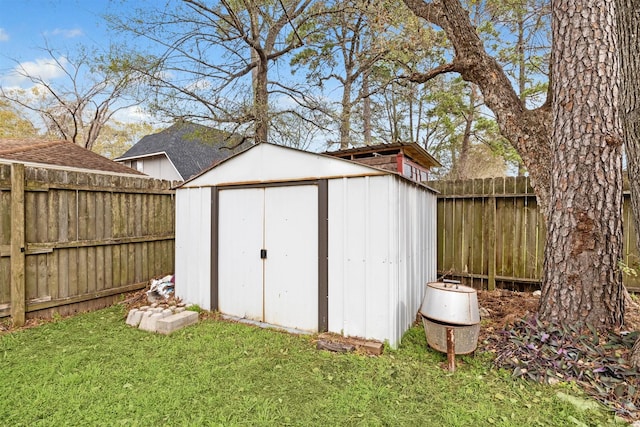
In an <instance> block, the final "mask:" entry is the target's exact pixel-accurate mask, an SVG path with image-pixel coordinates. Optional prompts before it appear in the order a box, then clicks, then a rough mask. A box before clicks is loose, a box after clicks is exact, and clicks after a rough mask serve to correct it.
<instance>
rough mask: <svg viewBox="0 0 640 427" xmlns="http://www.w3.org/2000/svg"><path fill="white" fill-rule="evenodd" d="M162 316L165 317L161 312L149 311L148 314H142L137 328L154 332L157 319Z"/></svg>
mask: <svg viewBox="0 0 640 427" xmlns="http://www.w3.org/2000/svg"><path fill="white" fill-rule="evenodd" d="M163 317H166V316H165V315H164V314H163V313H150V314H149V315H148V316H143V317H142V320H141V321H140V326H139V328H140V329H142V330H144V331H149V332H156V328H157V323H158V320H160V319H162V318H163Z"/></svg>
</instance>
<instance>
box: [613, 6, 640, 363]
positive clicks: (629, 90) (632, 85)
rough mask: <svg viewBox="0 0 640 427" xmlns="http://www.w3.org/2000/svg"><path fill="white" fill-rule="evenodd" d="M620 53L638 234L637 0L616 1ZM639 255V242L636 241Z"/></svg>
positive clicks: (638, 358) (637, 357)
mask: <svg viewBox="0 0 640 427" xmlns="http://www.w3.org/2000/svg"><path fill="white" fill-rule="evenodd" d="M615 5H616V22H617V25H618V48H619V53H620V116H621V118H622V131H623V132H622V135H623V139H624V142H625V147H626V150H627V172H628V173H629V183H630V188H631V208H632V211H633V220H634V221H633V222H634V225H635V229H636V230H640V83H639V82H640V0H616V2H615ZM636 247H637V248H638V251H639V252H640V239H638V240H636ZM631 364H632V365H633V366H636V367H640V338H638V340H637V341H636V344H635V345H634V347H633V351H632V354H631Z"/></svg>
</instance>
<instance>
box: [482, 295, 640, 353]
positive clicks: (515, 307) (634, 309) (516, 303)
mask: <svg viewBox="0 0 640 427" xmlns="http://www.w3.org/2000/svg"><path fill="white" fill-rule="evenodd" d="M478 303H479V304H480V307H482V308H484V309H486V310H487V311H488V313H489V316H488V317H483V319H482V323H481V325H480V342H482V341H484V340H483V338H486V337H487V336H488V335H491V334H492V333H493V332H494V331H496V330H500V329H504V328H506V327H508V326H510V325H513V323H514V322H515V321H517V320H521V319H524V318H526V317H529V316H530V315H532V314H534V313H536V312H537V311H538V304H540V297H539V296H534V295H533V293H531V292H514V291H508V290H504V289H498V290H495V291H478ZM624 319H625V324H624V325H623V327H622V329H621V330H625V331H637V330H640V298H639V297H638V296H635V297H632V302H631V303H630V304H627V305H626V308H625V317H624Z"/></svg>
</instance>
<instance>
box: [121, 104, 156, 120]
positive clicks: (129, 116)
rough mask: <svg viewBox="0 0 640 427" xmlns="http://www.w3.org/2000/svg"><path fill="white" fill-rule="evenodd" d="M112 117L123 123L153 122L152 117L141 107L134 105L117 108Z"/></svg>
mask: <svg viewBox="0 0 640 427" xmlns="http://www.w3.org/2000/svg"><path fill="white" fill-rule="evenodd" d="M114 118H115V119H116V120H118V121H120V122H123V123H140V122H147V123H154V117H153V116H151V115H150V114H149V113H147V112H146V111H144V109H142V107H140V106H138V105H134V106H131V107H126V108H123V109H121V110H118V111H117V112H116V113H115V115H114Z"/></svg>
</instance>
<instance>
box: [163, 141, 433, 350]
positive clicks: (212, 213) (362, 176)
mask: <svg viewBox="0 0 640 427" xmlns="http://www.w3.org/2000/svg"><path fill="white" fill-rule="evenodd" d="M175 262H176V271H175V273H176V295H177V296H178V297H180V298H182V299H183V300H184V301H186V302H189V303H194V304H198V305H199V306H200V307H202V308H204V309H208V310H219V311H220V312H221V313H223V314H228V315H232V316H236V317H240V318H247V319H252V320H257V321H261V322H266V323H270V324H274V325H279V326H284V327H289V328H296V329H302V330H306V331H310V332H318V331H330V332H336V333H340V334H344V335H346V336H358V337H362V338H369V339H378V340H383V341H384V340H388V342H389V344H390V345H392V346H394V347H395V346H397V344H398V343H399V342H400V339H401V337H402V334H403V333H404V332H405V331H406V330H407V329H408V328H409V327H410V326H411V324H412V322H413V321H414V320H415V318H416V313H417V311H418V309H419V307H420V303H421V301H422V297H423V295H424V291H425V285H426V283H427V282H430V281H434V280H435V279H436V194H435V192H434V191H433V190H431V189H429V188H427V187H426V186H424V185H421V184H418V183H415V182H412V181H410V180H408V179H406V178H404V177H401V176H399V175H397V174H395V173H391V172H388V171H383V170H379V169H376V168H372V167H368V166H365V165H361V164H358V163H354V162H351V161H348V160H342V159H338V158H335V157H330V156H325V155H322V154H315V153H309V152H305V151H300V150H296V149H292V148H287V147H282V146H277V145H272V144H266V143H263V144H258V145H255V146H253V147H251V148H249V149H247V150H246V151H243V152H241V153H239V154H237V155H236V156H234V157H231V158H229V159H227V160H225V161H223V162H221V163H219V164H218V165H216V166H215V167H213V168H211V169H209V170H208V171H205V172H203V173H202V174H201V175H199V176H197V177H195V178H194V179H192V180H190V181H187V182H186V183H184V184H183V185H182V186H180V187H179V188H178V189H177V191H176V258H175Z"/></svg>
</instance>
